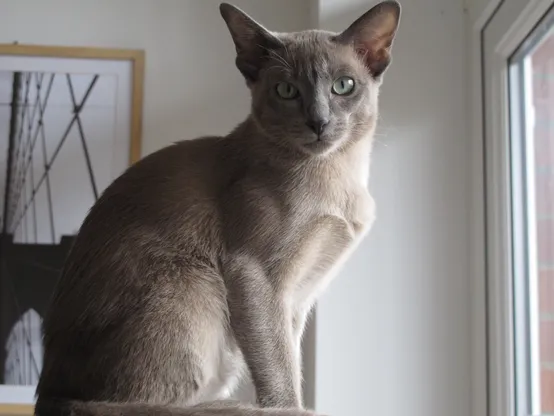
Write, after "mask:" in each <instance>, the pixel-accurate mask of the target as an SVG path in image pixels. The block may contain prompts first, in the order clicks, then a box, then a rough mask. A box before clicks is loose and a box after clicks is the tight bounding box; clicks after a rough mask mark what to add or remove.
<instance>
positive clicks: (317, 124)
mask: <svg viewBox="0 0 554 416" xmlns="http://www.w3.org/2000/svg"><path fill="white" fill-rule="evenodd" d="M328 124H329V120H328V119H326V118H316V119H308V120H307V121H306V125H307V126H308V127H309V128H310V130H311V131H313V132H314V133H315V134H317V135H318V136H321V134H323V132H324V131H325V127H327V125H328Z"/></svg>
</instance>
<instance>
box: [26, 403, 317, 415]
mask: <svg viewBox="0 0 554 416" xmlns="http://www.w3.org/2000/svg"><path fill="white" fill-rule="evenodd" d="M35 416H317V415H316V414H315V413H313V412H310V411H308V410H300V409H267V408H265V409H262V408H258V407H253V406H248V405H244V404H240V403H238V402H212V403H205V404H200V405H197V406H193V407H183V408H181V407H172V406H161V405H151V404H147V403H111V402H82V401H75V400H51V399H47V400H44V399H43V400H39V401H38V403H37V405H36V407H35Z"/></svg>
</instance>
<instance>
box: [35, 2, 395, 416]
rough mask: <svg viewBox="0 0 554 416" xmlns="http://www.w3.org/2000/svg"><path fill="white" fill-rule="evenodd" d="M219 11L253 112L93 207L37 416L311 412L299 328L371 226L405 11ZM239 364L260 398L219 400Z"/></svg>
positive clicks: (54, 325) (301, 415)
mask: <svg viewBox="0 0 554 416" xmlns="http://www.w3.org/2000/svg"><path fill="white" fill-rule="evenodd" d="M220 10H221V14H222V16H223V18H224V20H225V22H226V23H227V25H228V27H229V30H230V32H231V35H232V38H233V41H234V44H235V47H236V51H237V58H236V65H237V67H238V69H239V70H240V72H241V73H242V74H243V75H244V78H245V79H246V83H247V85H248V87H249V89H250V91H251V95H252V111H251V114H250V115H249V116H248V117H247V118H246V120H245V121H244V122H243V123H241V124H240V125H239V126H238V127H236V128H235V129H234V131H232V132H231V133H230V134H229V135H228V136H226V137H204V138H199V139H196V140H191V141H183V142H179V143H177V144H174V145H172V146H169V147H167V148H165V149H162V150H160V151H158V152H156V153H154V154H151V155H149V156H147V157H145V158H144V159H142V160H141V161H140V162H138V163H136V164H135V165H134V166H132V167H130V168H129V169H128V170H127V171H126V172H125V173H124V174H123V175H122V176H120V177H119V178H118V179H116V180H115V181H114V182H113V183H112V184H111V185H110V186H109V187H108V188H107V189H106V191H105V192H104V193H103V195H102V196H101V198H100V199H99V200H98V202H97V203H96V204H95V205H94V207H93V208H92V209H91V211H90V213H89V215H88V216H87V217H86V219H85V221H84V223H83V225H82V227H81V229H80V231H79V234H78V236H77V238H76V241H75V244H74V246H73V248H72V250H71V252H70V254H69V257H68V259H67V261H66V264H65V267H64V270H63V272H62V276H61V278H60V282H59V284H58V286H57V289H56V291H55V294H54V297H53V299H52V303H51V306H50V308H49V311H48V313H47V315H46V317H45V320H44V348H45V350H44V352H45V354H44V365H43V371H42V374H41V377H40V382H39V385H38V388H37V394H38V398H37V405H36V408H35V413H36V414H38V415H41V416H49V415H54V414H56V415H60V414H63V415H91V416H92V415H114V416H115V415H118V416H127V415H168V416H169V415H179V416H218V415H221V416H309V415H313V413H312V412H311V411H308V410H304V409H303V403H302V394H301V357H300V342H301V337H302V331H303V329H304V325H305V322H306V318H307V316H308V314H309V312H310V309H311V307H312V305H313V304H314V302H315V300H316V298H317V295H318V294H319V293H321V291H322V290H323V289H324V288H325V286H327V284H328V283H329V281H330V279H331V278H332V277H333V276H334V275H335V274H336V272H337V270H338V267H340V265H341V264H342V263H343V262H344V260H345V259H346V258H347V257H348V256H349V254H350V253H351V252H352V251H353V249H354V248H355V247H356V245H357V244H358V243H359V241H360V240H361V239H362V238H363V236H364V235H365V234H366V233H367V231H368V230H369V228H370V227H371V224H372V223H373V221H374V215H375V208H374V202H373V200H372V198H371V197H370V195H369V193H368V191H367V180H368V174H369V160H370V153H371V147H372V137H373V134H374V130H375V126H376V122H377V119H378V108H377V101H378V91H379V87H380V85H381V81H382V76H383V73H384V71H385V69H386V68H387V67H388V65H389V63H390V60H391V57H390V50H391V46H392V42H393V39H394V36H395V33H396V30H397V26H398V22H399V18H400V6H399V4H398V3H396V2H395V1H385V2H382V3H380V4H378V5H376V6H375V7H373V8H372V9H371V10H370V11H368V12H367V13H365V14H364V15H363V16H361V17H360V18H359V19H358V20H356V21H355V22H354V23H353V24H352V25H351V26H350V27H349V28H348V29H346V30H345V31H344V32H342V33H340V34H335V33H329V32H324V31H318V30H310V31H303V32H298V33H275V32H270V31H268V30H267V29H265V28H264V27H262V26H261V25H259V24H258V23H256V22H255V21H254V20H252V18H250V17H249V16H247V15H246V14H245V13H244V12H242V11H240V10H239V9H237V8H236V7H234V6H231V5H229V4H222V5H221V6H220ZM230 105H231V104H230ZM246 376H250V377H251V379H252V381H253V383H254V386H255V389H256V396H257V405H256V406H254V405H252V406H248V405H243V404H238V403H235V402H226V401H225V400H227V398H228V397H230V395H231V393H232V392H233V390H234V389H235V387H236V386H237V384H238V382H239V381H240V380H241V378H242V377H246Z"/></svg>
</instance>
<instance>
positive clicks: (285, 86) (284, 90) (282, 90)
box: [277, 82, 298, 100]
mask: <svg viewBox="0 0 554 416" xmlns="http://www.w3.org/2000/svg"><path fill="white" fill-rule="evenodd" d="M277 94H279V97H281V98H283V99H285V100H292V99H293V98H296V96H297V95H298V88H296V87H295V86H294V85H292V84H290V83H288V82H280V83H278V84H277Z"/></svg>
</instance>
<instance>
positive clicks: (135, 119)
mask: <svg viewBox="0 0 554 416" xmlns="http://www.w3.org/2000/svg"><path fill="white" fill-rule="evenodd" d="M0 56H20V57H44V58H69V59H94V60H112V61H129V62H130V63H131V64H132V75H131V76H132V86H131V91H132V96H131V105H130V107H131V108H130V137H129V139H130V140H129V165H131V164H133V163H135V162H137V161H138V160H139V159H140V158H141V148H142V146H141V145H142V114H143V95H144V69H145V53H144V51H143V50H136V49H111V48H95V47H68V46H42V45H31V44H27V45H21V44H0ZM33 414H34V405H32V404H12V403H0V415H2V416H23V415H25V416H27V415H33Z"/></svg>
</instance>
